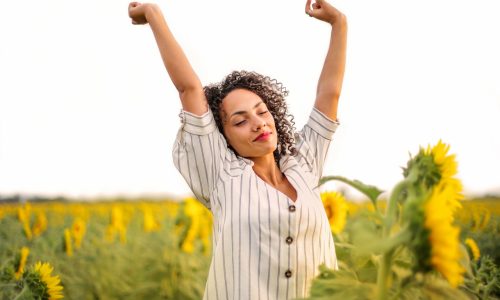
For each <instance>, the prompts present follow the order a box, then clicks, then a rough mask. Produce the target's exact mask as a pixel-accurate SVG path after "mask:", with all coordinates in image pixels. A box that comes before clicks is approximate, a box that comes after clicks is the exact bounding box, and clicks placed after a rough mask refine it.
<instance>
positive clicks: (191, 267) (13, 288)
mask: <svg viewBox="0 0 500 300" xmlns="http://www.w3.org/2000/svg"><path fill="white" fill-rule="evenodd" d="M135 213H137V215H138V216H140V212H135ZM48 219H49V227H48V229H47V231H45V232H43V233H42V235H41V236H40V237H37V238H33V239H32V240H31V241H28V240H27V239H26V237H25V236H24V235H23V234H22V231H23V228H22V225H21V224H20V222H19V221H18V220H17V218H16V217H15V216H14V215H7V216H4V217H3V218H2V219H0V262H1V264H0V267H1V269H0V285H1V288H0V299H14V298H15V296H16V295H19V294H21V293H22V294H21V297H20V298H19V299H21V298H26V297H27V298H26V299H33V298H32V297H31V296H30V295H31V293H30V291H29V289H27V288H26V287H25V289H24V290H23V286H21V285H19V283H16V281H15V280H14V278H13V276H12V274H13V273H14V272H15V269H14V265H15V260H16V259H15V258H16V256H17V255H18V253H19V251H20V249H21V247H22V246H27V247H29V248H30V255H29V257H28V264H27V266H28V265H32V264H34V263H35V262H36V261H46V262H50V264H51V265H52V266H53V267H54V271H53V274H55V275H59V276H60V278H61V282H62V284H63V287H64V290H63V293H64V297H65V299H78V300H80V299H201V298H202V296H203V291H204V288H205V282H206V278H207V275H208V268H209V264H210V259H209V257H207V256H203V255H202V254H201V252H200V251H195V253H194V254H192V255H190V254H186V253H183V252H181V251H180V250H179V248H178V245H179V238H178V236H177V235H176V234H175V233H174V232H175V230H174V227H175V224H174V222H175V218H171V217H170V218H168V217H167V218H165V219H164V220H163V221H162V223H161V229H160V230H159V231H156V232H151V233H146V232H144V230H143V224H142V218H140V217H134V218H131V221H130V223H129V224H127V242H126V244H122V243H120V242H119V241H116V242H108V241H106V240H105V238H104V237H105V232H106V228H107V226H108V225H109V217H108V215H102V216H99V215H97V214H95V215H92V216H91V218H90V219H89V220H88V222H87V232H86V235H85V237H84V239H83V243H82V247H81V248H80V249H75V248H74V249H73V256H71V257H68V256H67V255H66V254H65V252H64V246H63V244H64V241H63V238H62V237H63V235H64V228H70V226H71V224H72V222H73V217H71V216H61V215H56V214H51V215H48ZM57 220H59V221H57ZM56 222H60V223H61V224H60V226H53V225H51V224H54V223H56ZM27 279H29V278H27ZM25 282H29V280H26V281H25ZM30 297H31V298H30Z"/></svg>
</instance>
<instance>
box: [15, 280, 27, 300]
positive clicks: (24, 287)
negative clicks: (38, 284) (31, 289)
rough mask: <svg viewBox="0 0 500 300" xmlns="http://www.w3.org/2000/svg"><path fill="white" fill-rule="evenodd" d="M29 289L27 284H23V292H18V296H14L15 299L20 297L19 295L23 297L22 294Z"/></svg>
mask: <svg viewBox="0 0 500 300" xmlns="http://www.w3.org/2000/svg"><path fill="white" fill-rule="evenodd" d="M27 290H28V288H27V287H26V284H25V285H24V286H23V289H22V290H21V292H19V294H17V296H16V298H14V300H17V299H19V297H21V295H22V294H24V293H25V292H26V291H27Z"/></svg>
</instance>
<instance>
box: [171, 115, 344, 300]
mask: <svg viewBox="0 0 500 300" xmlns="http://www.w3.org/2000/svg"><path fill="white" fill-rule="evenodd" d="M180 116H181V123H182V125H181V128H180V129H179V132H178V134H177V138H176V141H175V143H174V147H173V159H174V164H175V166H176V168H177V169H178V170H179V172H180V173H181V175H182V176H183V177H184V179H185V180H186V181H187V183H188V185H189V187H190V188H191V190H192V191H193V193H194V195H195V196H196V198H197V199H198V201H200V202H201V203H202V204H203V205H204V206H205V207H207V208H208V209H209V210H210V211H211V212H212V214H213V220H214V222H213V228H212V232H213V235H212V252H213V254H212V260H211V265H210V270H209V273H208V278H207V282H206V286H205V292H204V296H203V299H206V300H210V299H214V300H215V299H219V300H221V299H226V300H232V299H266V300H267V299H280V300H281V299H293V298H298V297H307V296H308V295H309V291H310V287H311V283H312V279H313V278H314V277H315V276H317V275H318V274H319V270H318V266H319V265H321V264H325V265H326V266H327V267H329V268H332V269H338V266H337V259H336V254H335V246H334V241H333V237H332V233H331V231H330V225H329V223H328V218H327V216H326V212H325V209H324V207H323V205H322V202H321V198H320V194H319V189H318V188H317V185H318V180H319V178H320V177H321V174H322V169H323V164H324V162H325V158H326V155H327V152H328V147H329V144H330V141H331V139H332V135H333V133H334V132H335V130H336V128H337V126H338V125H339V123H338V122H336V121H332V120H331V119H329V118H328V117H326V116H325V115H324V114H323V113H321V112H320V111H319V110H317V109H316V108H313V110H312V112H311V114H310V116H309V119H308V121H307V124H306V125H305V126H304V127H303V129H302V130H300V131H299V132H297V133H296V134H295V143H296V148H297V150H298V154H297V155H296V156H291V155H286V156H283V157H282V158H281V159H280V162H279V167H280V169H281V171H282V172H283V173H284V174H285V176H286V177H287V179H288V180H289V181H290V183H291V184H292V185H293V187H294V188H295V189H296V191H297V200H296V201H295V202H293V201H292V200H291V199H289V198H288V197H287V196H286V195H284V194H283V193H281V192H280V191H278V190H277V189H275V188H274V187H272V186H270V185H268V184H267V183H266V182H264V181H263V180H262V179H261V178H260V177H259V176H257V175H256V173H255V172H254V171H253V168H252V166H253V162H252V161H251V160H249V159H246V158H242V157H238V156H237V155H235V153H234V152H233V151H232V150H230V149H229V148H228V146H227V142H226V140H225V138H224V136H223V135H222V134H221V133H220V132H219V130H218V128H217V125H216V124H215V120H214V118H213V115H212V112H211V110H210V109H209V110H208V111H207V112H206V113H205V114H203V115H202V116H197V115H194V114H192V113H189V112H186V111H183V110H182V111H181V114H180Z"/></svg>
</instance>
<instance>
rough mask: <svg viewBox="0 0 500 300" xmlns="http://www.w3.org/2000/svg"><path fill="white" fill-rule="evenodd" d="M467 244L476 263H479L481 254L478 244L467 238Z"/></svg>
mask: <svg viewBox="0 0 500 300" xmlns="http://www.w3.org/2000/svg"><path fill="white" fill-rule="evenodd" d="M465 244H466V245H467V246H469V249H470V251H471V252H472V257H473V259H474V261H478V260H479V257H481V252H479V247H478V246H477V244H476V242H475V241H474V240H473V239H471V238H467V239H465Z"/></svg>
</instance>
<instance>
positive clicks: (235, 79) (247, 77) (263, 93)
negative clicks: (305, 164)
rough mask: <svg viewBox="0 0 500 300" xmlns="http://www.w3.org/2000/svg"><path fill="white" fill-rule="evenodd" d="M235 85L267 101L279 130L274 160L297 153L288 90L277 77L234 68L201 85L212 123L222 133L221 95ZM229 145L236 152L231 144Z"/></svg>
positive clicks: (231, 89)
mask: <svg viewBox="0 0 500 300" xmlns="http://www.w3.org/2000/svg"><path fill="white" fill-rule="evenodd" d="M235 89H245V90H248V91H250V92H253V93H255V94H256V95H257V96H259V97H260V98H261V99H262V101H263V102H264V103H265V104H266V106H267V108H268V110H269V111H270V113H271V115H272V116H273V118H274V121H275V125H276V130H277V131H278V147H277V148H276V150H275V151H274V153H273V154H274V159H275V161H276V162H277V163H278V162H279V160H280V158H281V156H282V155H285V154H287V153H289V154H291V155H296V154H297V149H296V148H295V140H294V131H295V122H294V120H293V116H292V115H290V114H289V113H288V109H287V106H286V102H285V97H286V96H287V95H288V91H287V89H286V88H285V87H284V86H283V85H282V84H281V83H280V82H278V81H276V79H271V78H269V77H267V76H263V75H261V74H258V73H256V72H248V71H233V72H232V73H231V74H229V75H227V76H226V77H225V78H224V79H223V80H222V81H221V82H219V83H214V84H210V85H207V86H205V87H204V88H203V90H204V92H205V96H206V98H207V101H208V105H209V107H210V109H211V110H212V113H213V115H214V119H215V123H216V124H217V127H218V128H219V131H220V132H221V133H222V134H223V135H224V137H225V134H224V130H223V127H222V118H221V115H220V106H221V103H222V99H224V98H225V97H226V96H227V94H229V93H230V92H231V91H233V90H235ZM228 145H229V143H228ZM229 148H230V149H232V150H233V151H234V152H235V153H236V154H238V153H237V152H236V151H235V150H234V149H233V148H232V147H231V146H230V145H229Z"/></svg>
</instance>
